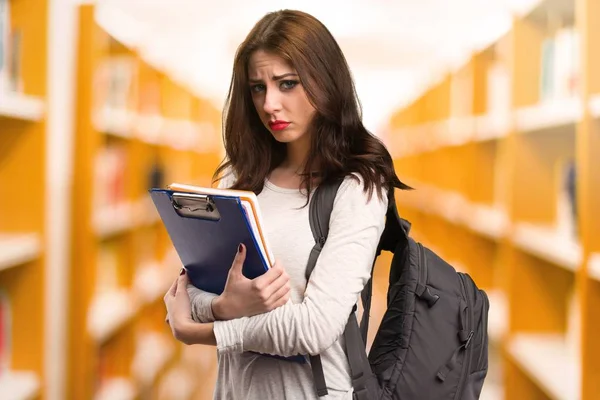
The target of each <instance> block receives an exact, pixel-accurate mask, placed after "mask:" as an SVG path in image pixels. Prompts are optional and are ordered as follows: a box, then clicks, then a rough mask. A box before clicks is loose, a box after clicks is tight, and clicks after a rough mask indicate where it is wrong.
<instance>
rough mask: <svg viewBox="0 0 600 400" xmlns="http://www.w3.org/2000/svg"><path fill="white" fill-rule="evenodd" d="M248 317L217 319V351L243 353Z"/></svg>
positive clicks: (215, 332) (215, 324) (215, 327)
mask: <svg viewBox="0 0 600 400" xmlns="http://www.w3.org/2000/svg"><path fill="white" fill-rule="evenodd" d="M247 320H248V318H247V317H244V318H238V319H232V320H230V321H215V323H214V324H213V332H214V334H215V338H216V340H217V351H218V352H223V353H242V352H243V351H244V350H243V347H244V340H243V332H244V327H245V326H246V322H247Z"/></svg>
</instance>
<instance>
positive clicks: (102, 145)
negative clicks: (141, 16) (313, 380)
mask: <svg viewBox="0 0 600 400" xmlns="http://www.w3.org/2000/svg"><path fill="white" fill-rule="evenodd" d="M79 19H80V26H79V35H80V40H79V52H78V68H77V70H78V74H79V76H78V87H77V107H78V108H77V121H76V124H77V134H76V147H75V148H76V152H75V153H76V154H75V158H76V160H75V178H74V179H75V190H74V192H73V204H74V209H73V217H72V220H73V225H72V234H73V246H72V248H73V254H72V260H73V265H74V266H78V267H74V268H73V273H72V279H73V285H72V291H71V304H72V305H73V312H72V318H71V326H70V327H69V329H70V341H69V343H70V349H69V350H70V353H69V354H70V359H69V361H70V362H69V374H68V389H69V396H70V397H73V398H93V397H94V396H95V397H97V398H101V399H103V398H111V399H112V398H117V397H118V398H131V399H135V398H159V395H160V393H161V390H162V389H161V388H162V387H163V386H164V385H165V384H164V381H168V379H169V376H170V375H169V371H172V370H174V369H175V370H176V368H184V367H185V363H184V361H182V360H183V354H184V352H183V349H182V347H183V346H182V345H181V344H180V343H178V342H177V341H176V340H175V339H174V338H173V337H172V334H171V332H170V329H169V327H168V326H167V324H165V307H164V304H163V296H164V294H165V292H166V291H167V289H168V288H169V286H170V285H171V283H172V282H173V281H174V279H175V278H176V277H177V275H178V274H177V273H178V270H179V268H180V262H179V260H178V257H177V255H176V254H175V253H174V250H173V248H172V245H171V244H170V241H169V238H168V235H167V233H166V231H165V229H164V227H163V226H162V224H161V223H160V219H159V218H158V215H157V213H156V211H155V209H154V206H153V204H152V202H151V200H150V197H149V196H148V189H150V188H152V187H156V186H161V187H164V186H165V185H167V184H169V183H171V182H174V181H178V182H188V183H191V184H210V177H211V176H212V172H213V171H214V170H215V168H216V166H217V164H218V162H219V161H220V158H221V154H220V152H219V144H218V143H219V142H218V141H217V140H216V139H217V132H220V120H219V119H218V118H217V117H218V115H219V112H218V111H217V110H215V109H214V108H213V107H212V106H211V105H210V104H209V103H208V102H207V101H205V100H203V99H201V98H199V97H198V96H197V95H195V94H194V93H192V91H190V90H189V89H188V88H186V87H185V86H183V85H182V84H180V83H178V82H177V81H175V80H174V78H173V77H171V76H169V75H168V74H167V73H165V72H163V71H160V70H157V69H156V68H155V67H153V66H152V65H150V64H148V63H147V62H146V61H145V60H144V59H143V58H142V56H141V55H140V54H139V53H137V52H136V49H135V48H128V47H126V46H124V45H123V44H121V43H119V42H118V41H117V40H116V39H115V38H113V37H111V36H110V34H109V33H108V32H106V31H104V30H103V29H102V28H101V27H100V26H99V25H98V24H97V22H96V20H95V6H94V5H83V6H80V9H79ZM209 364H210V368H212V366H213V364H214V362H213V361H211V362H210V363H209ZM207 368H209V367H207ZM202 383H204V384H206V382H202ZM167 384H168V382H167ZM189 384H190V393H191V395H193V394H195V393H199V392H198V391H199V390H201V386H202V385H199V384H198V381H197V379H191V380H190V382H189ZM211 384H212V382H211ZM173 390H174V389H173Z"/></svg>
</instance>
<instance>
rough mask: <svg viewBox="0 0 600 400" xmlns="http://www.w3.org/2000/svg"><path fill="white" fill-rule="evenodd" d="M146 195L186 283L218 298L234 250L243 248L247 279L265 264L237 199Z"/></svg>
mask: <svg viewBox="0 0 600 400" xmlns="http://www.w3.org/2000/svg"><path fill="white" fill-rule="evenodd" d="M150 196H151V197H152V201H153V202H154V205H155V206H156V209H157V210H158V213H159V215H160V218H161V219H162V221H163V224H164V225H165V228H166V229H167V232H168V234H169V237H170V239H171V242H172V243H173V246H174V247H175V250H176V251H177V254H178V255H179V258H180V259H181V262H182V264H183V266H184V267H185V268H186V270H187V273H188V277H189V279H190V282H191V283H192V284H193V285H194V286H196V287H197V288H199V289H202V290H204V291H206V292H211V293H215V294H221V293H222V292H223V289H224V288H225V283H226V281H227V274H228V273H229V269H230V268H231V264H232V262H233V259H234V258H235V255H236V253H237V249H238V246H239V245H240V243H243V244H244V245H245V246H246V260H245V262H244V268H243V270H242V272H243V274H244V276H246V277H247V278H248V279H254V278H257V277H258V276H260V275H262V274H264V273H265V272H266V271H267V270H268V268H269V266H268V262H267V260H265V258H264V257H263V256H262V253H261V251H260V247H259V245H258V242H257V238H256V237H255V236H254V234H253V232H252V228H251V226H250V224H249V222H248V219H247V217H246V213H245V211H244V208H243V206H242V204H241V201H240V199H239V198H238V197H225V196H212V195H200V194H196V193H183V192H174V191H171V190H165V189H151V190H150Z"/></svg>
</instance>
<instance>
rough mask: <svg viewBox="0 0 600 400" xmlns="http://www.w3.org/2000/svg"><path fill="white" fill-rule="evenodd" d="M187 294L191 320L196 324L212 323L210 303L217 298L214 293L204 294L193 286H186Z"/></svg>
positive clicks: (213, 318) (213, 317) (212, 316)
mask: <svg viewBox="0 0 600 400" xmlns="http://www.w3.org/2000/svg"><path fill="white" fill-rule="evenodd" d="M187 289H188V294H189V296H190V301H191V305H192V319H193V320H194V321H196V322H200V323H205V322H214V320H215V316H214V315H213V311H212V302H213V300H214V299H216V298H217V297H218V296H217V295H216V294H214V293H209V292H204V291H202V290H200V289H196V288H195V287H194V286H191V285H189V286H188V288H187Z"/></svg>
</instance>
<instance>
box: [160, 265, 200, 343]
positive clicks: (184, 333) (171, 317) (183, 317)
mask: <svg viewBox="0 0 600 400" xmlns="http://www.w3.org/2000/svg"><path fill="white" fill-rule="evenodd" d="M187 284H188V276H187V274H186V271H185V268H182V269H181V273H180V274H179V277H178V278H177V279H176V280H175V282H173V284H172V285H171V287H170V288H169V291H168V292H167V294H165V297H164V301H165V305H166V306H167V321H166V322H167V323H168V324H169V326H170V327H171V331H172V332H173V336H174V337H175V339H177V340H179V341H180V342H183V343H186V344H191V333H192V325H193V324H195V322H194V321H193V320H192V306H191V303H190V296H189V295H188V292H187Z"/></svg>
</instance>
